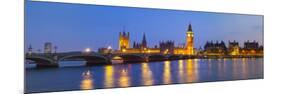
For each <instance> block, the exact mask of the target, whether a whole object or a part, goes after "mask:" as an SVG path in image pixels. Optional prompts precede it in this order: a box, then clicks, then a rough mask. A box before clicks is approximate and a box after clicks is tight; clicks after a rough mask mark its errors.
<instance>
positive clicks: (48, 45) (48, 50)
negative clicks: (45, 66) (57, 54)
mask: <svg viewBox="0 0 281 94" xmlns="http://www.w3.org/2000/svg"><path fill="white" fill-rule="evenodd" d="M52 48H53V47H52V43H51V42H46V43H45V44H44V53H47V54H50V53H52Z"/></svg>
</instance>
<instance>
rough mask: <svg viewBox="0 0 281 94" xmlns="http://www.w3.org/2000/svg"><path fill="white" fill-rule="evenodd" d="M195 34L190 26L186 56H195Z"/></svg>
mask: <svg viewBox="0 0 281 94" xmlns="http://www.w3.org/2000/svg"><path fill="white" fill-rule="evenodd" d="M193 37H194V33H193V31H192V27H191V24H189V25H188V30H187V32H186V54H187V55H194V41H193Z"/></svg>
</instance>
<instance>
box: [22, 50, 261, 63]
mask: <svg viewBox="0 0 281 94" xmlns="http://www.w3.org/2000/svg"><path fill="white" fill-rule="evenodd" d="M116 57H118V58H119V59H122V61H123V62H124V63H136V62H152V61H165V60H179V59H193V58H241V57H243V58H245V57H246V58H252V57H254V58H256V57H260V56H201V55H176V54H146V53H138V54H132V53H115V54H113V53H111V54H100V53H95V52H91V53H83V52H75V53H74V52H69V53H51V54H45V53H29V54H28V53H27V54H26V55H25V59H26V60H31V61H33V62H34V63H35V64H36V66H37V67H58V66H59V63H60V62H61V61H77V60H78V61H86V65H87V66H92V65H105V64H112V60H114V59H116Z"/></svg>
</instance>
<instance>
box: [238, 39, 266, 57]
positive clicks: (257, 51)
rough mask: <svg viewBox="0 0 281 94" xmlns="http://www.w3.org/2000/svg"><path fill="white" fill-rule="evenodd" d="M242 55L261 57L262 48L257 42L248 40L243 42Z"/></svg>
mask: <svg viewBox="0 0 281 94" xmlns="http://www.w3.org/2000/svg"><path fill="white" fill-rule="evenodd" d="M242 54H243V55H261V54H263V46H260V45H259V43H258V42H256V41H253V42H250V41H249V40H248V41H246V42H244V47H243V49H242Z"/></svg>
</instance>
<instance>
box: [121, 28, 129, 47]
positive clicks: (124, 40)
mask: <svg viewBox="0 0 281 94" xmlns="http://www.w3.org/2000/svg"><path fill="white" fill-rule="evenodd" d="M128 48H130V34H129V32H119V50H126V49H128Z"/></svg>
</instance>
